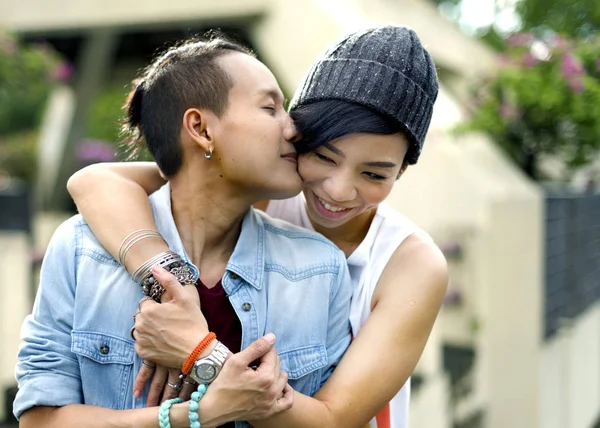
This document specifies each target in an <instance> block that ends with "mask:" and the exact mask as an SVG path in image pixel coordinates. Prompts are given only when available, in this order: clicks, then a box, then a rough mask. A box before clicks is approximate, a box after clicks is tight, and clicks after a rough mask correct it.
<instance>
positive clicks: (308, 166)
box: [298, 155, 319, 182]
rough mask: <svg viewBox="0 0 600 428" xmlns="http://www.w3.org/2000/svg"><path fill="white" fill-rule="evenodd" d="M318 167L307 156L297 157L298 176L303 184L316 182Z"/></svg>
mask: <svg viewBox="0 0 600 428" xmlns="http://www.w3.org/2000/svg"><path fill="white" fill-rule="evenodd" d="M318 170H319V168H318V165H316V164H315V162H313V161H312V159H311V157H310V156H309V155H301V156H299V157H298V175H300V178H302V181H304V182H310V181H317V179H318V176H319V172H318Z"/></svg>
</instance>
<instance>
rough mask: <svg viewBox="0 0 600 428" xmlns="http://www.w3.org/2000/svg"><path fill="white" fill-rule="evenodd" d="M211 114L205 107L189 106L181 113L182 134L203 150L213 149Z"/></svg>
mask: <svg viewBox="0 0 600 428" xmlns="http://www.w3.org/2000/svg"><path fill="white" fill-rule="evenodd" d="M211 120H212V115H211V113H210V112H209V111H207V110H205V109H198V108H189V109H187V110H186V111H185V113H184V114H183V126H182V131H183V132H184V135H187V137H188V138H189V139H190V140H191V141H192V143H193V144H196V145H197V146H198V147H199V148H201V149H202V150H203V151H204V152H209V151H210V149H211V148H212V149H213V150H214V142H213V140H212V135H211V132H210V127H211V126H210V124H211Z"/></svg>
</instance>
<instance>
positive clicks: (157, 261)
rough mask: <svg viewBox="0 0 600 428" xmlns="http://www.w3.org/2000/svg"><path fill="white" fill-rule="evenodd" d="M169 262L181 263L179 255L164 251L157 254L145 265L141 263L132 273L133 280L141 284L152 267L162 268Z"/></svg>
mask: <svg viewBox="0 0 600 428" xmlns="http://www.w3.org/2000/svg"><path fill="white" fill-rule="evenodd" d="M171 261H181V257H179V254H177V253H175V252H173V251H165V252H162V253H160V254H157V255H156V256H154V257H151V258H150V259H149V260H147V261H146V262H145V263H143V264H142V265H141V266H140V267H139V268H137V269H136V271H135V272H134V273H133V275H132V276H133V280H134V281H135V282H138V283H140V282H142V279H144V278H146V277H147V276H149V275H150V274H151V272H152V266H154V265H159V266H163V265H164V264H165V263H169V262H171Z"/></svg>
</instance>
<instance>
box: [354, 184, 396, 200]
mask: <svg viewBox="0 0 600 428" xmlns="http://www.w3.org/2000/svg"><path fill="white" fill-rule="evenodd" d="M393 186H394V183H393V182H392V183H390V184H381V185H375V184H368V185H366V186H365V187H363V189H361V191H360V196H361V198H362V200H363V201H364V203H365V205H368V206H376V205H379V204H380V203H381V202H383V201H384V200H385V199H386V198H387V197H388V195H389V194H390V192H391V191H392V188H393Z"/></svg>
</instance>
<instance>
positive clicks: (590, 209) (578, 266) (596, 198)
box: [545, 191, 600, 338]
mask: <svg viewBox="0 0 600 428" xmlns="http://www.w3.org/2000/svg"><path fill="white" fill-rule="evenodd" d="M545 282H546V290H545V337H546V338H549V337H551V336H552V335H553V334H554V333H556V332H557V330H558V329H559V328H560V327H561V325H562V324H563V323H565V322H567V323H568V321H569V320H571V319H574V318H575V317H577V316H578V315H580V314H581V313H583V312H584V311H585V310H586V309H587V308H588V307H589V306H590V305H591V304H593V303H594V302H595V301H596V300H598V299H600V194H587V195H586V194H584V195H572V194H567V193H557V192H552V191H549V192H548V194H547V198H546V281H545Z"/></svg>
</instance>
